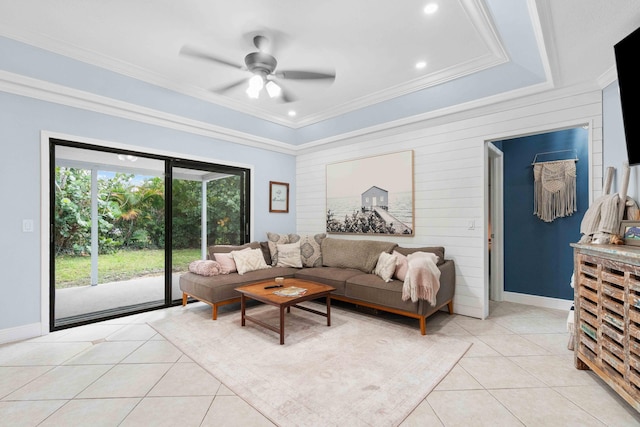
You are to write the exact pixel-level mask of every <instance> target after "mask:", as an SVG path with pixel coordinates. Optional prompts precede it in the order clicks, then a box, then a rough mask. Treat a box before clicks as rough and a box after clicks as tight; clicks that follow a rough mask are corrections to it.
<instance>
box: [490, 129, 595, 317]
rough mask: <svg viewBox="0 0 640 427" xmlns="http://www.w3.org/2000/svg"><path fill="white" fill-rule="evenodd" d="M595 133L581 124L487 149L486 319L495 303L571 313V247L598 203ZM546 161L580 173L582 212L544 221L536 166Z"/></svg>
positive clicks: (500, 142) (503, 141)
mask: <svg viewBox="0 0 640 427" xmlns="http://www.w3.org/2000/svg"><path fill="white" fill-rule="evenodd" d="M589 129H590V127H589V126H588V125H581V124H580V125H573V126H567V127H566V128H562V129H556V130H552V131H546V132H541V133H537V134H529V135H525V136H515V137H508V138H504V139H501V140H493V141H491V142H487V143H486V159H485V160H486V163H485V166H486V167H485V172H486V175H485V176H486V178H487V179H486V182H487V186H486V187H487V188H486V192H485V195H486V200H487V203H486V208H485V209H486V210H485V212H486V229H487V247H486V252H485V253H486V257H485V258H486V262H485V304H484V310H485V316H488V315H489V311H490V303H491V301H502V300H504V301H511V302H517V303H522V304H528V305H536V306H541V307H549V308H561V309H564V308H565V306H566V308H567V309H568V308H569V307H570V306H571V303H570V301H571V300H572V299H573V290H572V289H571V287H570V285H569V283H570V278H571V275H572V272H573V250H572V248H571V247H570V243H572V242H576V241H578V240H579V238H580V222H581V220H582V217H583V216H584V213H585V212H586V209H587V208H588V206H589V204H590V201H591V191H590V184H589V183H590V182H591V179H590V173H591V167H590V164H591V159H590V157H591V156H590V153H591V142H590V131H589ZM567 153H569V154H570V155H569V157H567V158H565V157H566V156H567V155H568V154H567ZM541 154H545V155H547V157H545V158H544V159H543V160H544V161H549V162H560V161H568V162H572V161H575V165H576V168H575V181H576V200H577V203H576V209H575V210H574V211H572V212H571V213H568V214H565V215H562V216H558V217H556V218H553V219H551V220H549V219H543V218H541V217H539V216H537V215H536V214H535V209H534V203H535V202H534V198H535V191H534V189H535V184H534V172H533V170H534V169H533V164H534V159H536V158H537V159H538V162H539V161H540V155H541ZM549 154H551V157H548V155H549ZM536 156H537V157H536ZM554 156H555V157H554ZM563 156H565V157H563Z"/></svg>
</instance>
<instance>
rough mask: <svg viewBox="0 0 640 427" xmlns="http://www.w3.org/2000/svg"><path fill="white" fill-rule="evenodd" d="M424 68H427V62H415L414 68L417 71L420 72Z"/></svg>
mask: <svg viewBox="0 0 640 427" xmlns="http://www.w3.org/2000/svg"><path fill="white" fill-rule="evenodd" d="M426 66H427V62H426V61H418V62H416V68H417V69H418V70H422V69H423V68H424V67H426Z"/></svg>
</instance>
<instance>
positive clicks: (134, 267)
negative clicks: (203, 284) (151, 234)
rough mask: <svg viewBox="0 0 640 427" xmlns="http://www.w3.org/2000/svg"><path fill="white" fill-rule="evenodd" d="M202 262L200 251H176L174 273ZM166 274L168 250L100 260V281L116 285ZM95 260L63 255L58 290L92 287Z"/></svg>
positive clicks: (58, 260) (59, 261) (121, 254)
mask: <svg viewBox="0 0 640 427" xmlns="http://www.w3.org/2000/svg"><path fill="white" fill-rule="evenodd" d="M196 259H200V249H199V248H198V249H177V250H174V251H173V271H174V272H178V271H186V270H187V268H188V267H189V263H190V262H191V261H193V260H196ZM163 272H164V250H163V249H157V250H150V249H146V250H139V251H120V252H117V253H115V254H105V255H100V256H99V257H98V282H99V283H105V282H113V281H118V280H126V279H130V278H133V277H140V276H147V275H158V274H162V273H163ZM90 281H91V257H89V256H59V257H57V258H56V289H61V288H70V287H73V286H85V285H89V284H90Z"/></svg>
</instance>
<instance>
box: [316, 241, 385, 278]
mask: <svg viewBox="0 0 640 427" xmlns="http://www.w3.org/2000/svg"><path fill="white" fill-rule="evenodd" d="M396 246H397V244H395V243H392V242H382V241H377V240H346V239H334V238H331V237H327V238H326V239H324V240H323V241H322V264H323V265H324V266H326V267H338V268H356V269H358V270H360V271H362V272H364V273H371V272H373V270H374V269H375V268H376V264H377V262H378V257H379V256H380V252H387V253H391V251H392V250H393V249H394V248H395V247H396Z"/></svg>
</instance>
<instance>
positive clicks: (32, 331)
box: [0, 323, 42, 344]
mask: <svg viewBox="0 0 640 427" xmlns="http://www.w3.org/2000/svg"><path fill="white" fill-rule="evenodd" d="M40 335H42V325H41V324H40V323H31V324H29V325H22V326H17V327H15V328H9V329H0V344H6V343H8V342H14V341H20V340H25V339H28V338H34V337H39V336H40Z"/></svg>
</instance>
